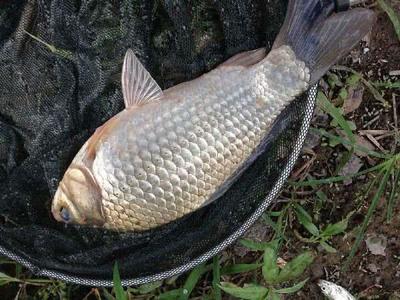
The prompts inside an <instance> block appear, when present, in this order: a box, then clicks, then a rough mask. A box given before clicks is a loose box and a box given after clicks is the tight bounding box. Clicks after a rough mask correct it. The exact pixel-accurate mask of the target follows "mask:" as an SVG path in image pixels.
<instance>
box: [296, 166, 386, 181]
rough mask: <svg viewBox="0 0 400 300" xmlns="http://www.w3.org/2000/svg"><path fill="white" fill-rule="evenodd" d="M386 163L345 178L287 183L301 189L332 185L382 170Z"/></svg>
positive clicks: (337, 177)
mask: <svg viewBox="0 0 400 300" xmlns="http://www.w3.org/2000/svg"><path fill="white" fill-rule="evenodd" d="M387 163H388V162H387V161H386V162H383V163H381V164H379V165H376V166H374V167H372V168H368V169H365V170H364V171H361V172H358V173H354V174H351V175H347V176H335V177H329V178H324V179H312V180H307V181H301V182H293V181H291V182H289V183H290V184H291V185H293V186H295V187H301V186H311V187H314V186H315V185H321V184H332V183H337V182H341V181H344V180H347V179H352V178H354V177H358V176H361V175H365V174H368V173H371V172H374V171H379V170H382V169H383V168H385V166H386V165H387Z"/></svg>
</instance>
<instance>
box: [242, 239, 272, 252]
mask: <svg viewBox="0 0 400 300" xmlns="http://www.w3.org/2000/svg"><path fill="white" fill-rule="evenodd" d="M239 242H240V243H241V244H242V245H243V246H245V247H246V248H249V249H250V250H254V251H263V250H265V248H267V247H270V246H271V243H270V242H260V243H259V242H254V241H251V240H240V241H239Z"/></svg>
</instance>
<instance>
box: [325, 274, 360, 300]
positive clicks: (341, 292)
mask: <svg viewBox="0 0 400 300" xmlns="http://www.w3.org/2000/svg"><path fill="white" fill-rule="evenodd" d="M318 286H319V287H320V288H321V291H322V293H323V294H324V295H325V296H326V297H327V298H328V299H329V300H356V298H355V297H353V296H352V295H351V294H350V293H349V292H348V291H346V290H345V289H344V288H342V287H341V286H339V285H337V284H335V283H333V282H330V281H326V280H322V279H320V280H319V281H318Z"/></svg>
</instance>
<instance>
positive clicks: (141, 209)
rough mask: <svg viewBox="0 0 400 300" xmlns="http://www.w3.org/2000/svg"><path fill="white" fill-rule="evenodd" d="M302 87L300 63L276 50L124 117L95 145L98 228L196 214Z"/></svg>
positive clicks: (304, 75) (144, 225) (285, 50)
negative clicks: (100, 223)
mask: <svg viewBox="0 0 400 300" xmlns="http://www.w3.org/2000/svg"><path fill="white" fill-rule="evenodd" d="M279 79H280V80H279ZM308 80H309V72H308V70H307V69H306V67H305V64H304V63H301V62H300V61H297V60H296V58H295V56H294V53H293V51H291V50H290V48H289V47H282V48H281V49H277V50H274V52H273V53H271V55H270V56H268V57H267V58H266V59H265V60H264V61H263V62H262V63H260V64H259V65H256V66H254V67H250V68H246V67H237V66H234V67H232V66H223V67H221V68H219V69H217V70H215V71H213V72H211V73H209V74H206V75H204V76H203V77H201V78H199V79H197V80H195V81H193V82H191V83H190V84H186V85H185V87H184V89H183V91H182V92H181V91H179V88H178V89H177V88H175V91H174V92H173V93H172V94H171V95H168V92H166V93H165V98H164V99H161V100H160V102H158V103H150V104H147V105H145V106H143V107H141V108H139V109H137V110H127V111H126V112H124V113H123V115H121V117H120V118H121V119H124V120H126V121H124V122H122V121H120V122H119V124H118V126H117V127H116V128H115V129H114V132H113V134H112V135H109V136H107V137H106V138H105V139H104V140H103V142H102V143H101V145H99V147H98V149H97V152H96V159H95V160H94V163H93V173H94V176H95V178H96V180H97V182H98V183H99V186H101V187H102V191H101V192H102V205H103V213H104V216H105V220H106V221H105V224H104V225H105V226H106V227H107V228H110V229H120V230H146V229H149V228H153V227H156V226H159V225H162V224H166V223H169V222H170V221H173V220H175V219H177V218H179V217H182V216H184V215H186V214H188V213H190V212H192V211H194V210H196V209H198V208H199V207H201V206H202V205H203V204H204V203H205V202H206V201H207V200H208V199H210V197H211V196H212V195H213V194H214V193H215V192H216V191H217V189H218V188H219V187H220V186H221V185H223V183H224V182H226V181H228V180H229V179H230V178H231V177H232V175H233V174H234V172H235V171H236V170H237V169H238V167H239V166H241V165H243V164H244V163H245V161H246V160H247V158H248V157H249V156H250V155H251V153H252V152H253V151H254V149H255V148H256V147H257V145H259V144H260V142H261V140H262V138H263V137H264V136H266V134H267V133H268V130H269V129H270V126H271V124H272V122H273V121H274V120H275V118H276V116H277V115H278V114H279V113H280V112H281V110H282V109H283V108H284V107H285V106H286V105H287V104H288V103H289V101H290V100H292V98H293V97H294V96H295V95H297V94H299V93H301V92H302V91H304V90H306V89H307V87H308ZM288 83H291V84H288Z"/></svg>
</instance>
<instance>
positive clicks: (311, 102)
mask: <svg viewBox="0 0 400 300" xmlns="http://www.w3.org/2000/svg"><path fill="white" fill-rule="evenodd" d="M317 88H318V85H314V86H312V87H311V88H310V89H309V91H308V96H307V100H306V107H305V114H304V120H303V122H302V124H301V127H300V132H299V135H298V137H297V140H296V142H295V145H294V148H293V151H292V152H291V154H290V156H289V159H288V162H287V164H286V165H285V167H284V169H283V171H282V173H281V174H280V176H279V178H278V179H277V181H276V183H275V184H274V186H273V187H272V189H271V191H270V192H269V194H268V195H267V197H266V198H265V200H264V201H263V202H262V203H261V205H260V206H259V207H258V208H257V210H256V211H255V212H254V213H253V214H252V215H251V216H250V218H249V219H248V220H247V221H246V222H244V223H243V224H242V226H241V227H240V228H239V229H238V230H237V231H236V232H234V233H233V234H231V235H230V236H229V237H228V238H226V239H225V240H224V241H222V242H221V243H220V244H218V245H217V246H215V247H214V248H212V249H211V250H209V251H208V252H206V253H204V254H202V255H201V256H199V257H197V258H195V259H193V260H192V261H190V262H188V263H186V264H183V265H181V266H178V267H176V268H174V269H171V270H168V271H164V272H161V273H158V274H154V275H149V276H145V277H138V278H132V279H123V280H122V285H123V286H132V285H141V284H146V283H150V282H154V281H159V280H164V279H166V278H170V277H172V276H176V275H180V274H182V273H184V272H186V271H189V270H190V269H192V268H194V267H195V266H197V265H199V264H201V263H204V262H206V261H207V260H209V259H210V258H212V257H213V256H215V255H217V254H218V253H220V252H221V251H222V250H224V249H225V248H227V247H228V246H229V245H231V244H232V243H233V242H235V241H236V240H237V239H238V238H239V237H240V236H242V235H243V234H244V233H245V232H246V231H247V230H248V229H249V228H250V227H251V226H252V225H253V224H254V222H255V221H256V220H257V219H259V218H260V217H261V215H262V214H263V213H264V212H265V211H266V210H267V209H268V207H269V206H270V204H271V203H272V201H274V200H275V199H276V198H277V197H278V195H279V193H280V191H281V189H282V187H283V185H284V184H285V182H286V180H287V178H288V177H289V175H290V173H291V171H292V169H293V167H294V165H295V163H296V161H297V158H298V157H299V155H300V152H301V149H302V147H303V144H304V141H305V139H306V136H307V133H308V129H309V127H310V124H311V119H312V116H313V113H314V107H315V101H316V97H317ZM0 254H2V255H4V256H6V257H8V258H10V259H12V260H14V261H16V262H18V263H20V264H21V265H23V266H24V267H26V268H28V269H29V270H31V271H32V272H33V273H34V274H36V275H37V276H46V277H50V278H54V279H58V280H62V281H65V282H69V283H73V284H79V285H85V286H97V287H112V286H113V281H112V280H101V279H91V278H88V277H84V276H74V275H71V274H68V273H63V272H60V271H54V270H51V269H40V268H38V267H37V266H35V265H34V264H33V263H32V262H30V261H29V259H26V258H24V257H22V256H20V255H17V254H15V253H13V252H12V251H10V250H8V249H6V248H5V247H4V246H1V245H0Z"/></svg>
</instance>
